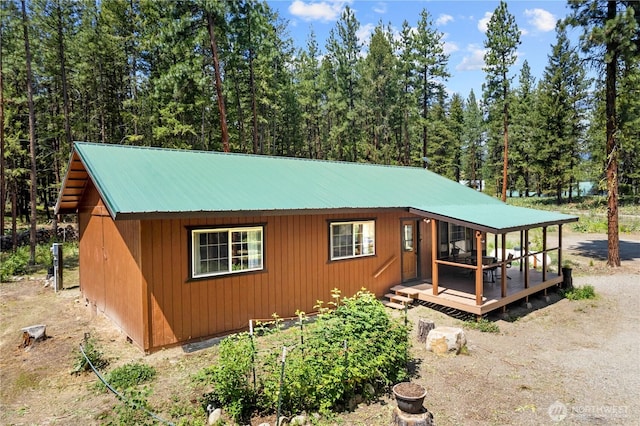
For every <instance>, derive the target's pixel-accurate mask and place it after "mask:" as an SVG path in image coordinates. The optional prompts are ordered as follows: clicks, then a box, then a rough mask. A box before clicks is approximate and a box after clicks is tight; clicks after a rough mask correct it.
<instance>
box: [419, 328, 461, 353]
mask: <svg viewBox="0 0 640 426" xmlns="http://www.w3.org/2000/svg"><path fill="white" fill-rule="evenodd" d="M466 344H467V337H466V336H465V334H464V331H462V329H461V328H458V327H436V328H434V329H433V330H431V331H430V332H429V334H428V335H427V350H428V351H431V352H433V353H435V354H436V355H444V354H447V353H450V352H453V353H455V354H456V355H457V354H459V353H460V350H461V349H462V347H463V346H464V345H466Z"/></svg>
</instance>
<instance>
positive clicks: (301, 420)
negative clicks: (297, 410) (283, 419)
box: [289, 414, 307, 426]
mask: <svg viewBox="0 0 640 426" xmlns="http://www.w3.org/2000/svg"><path fill="white" fill-rule="evenodd" d="M289 424H291V425H297V426H304V425H306V424H307V417H306V416H304V415H302V414H300V415H298V416H295V417H294V418H293V419H291V422H290V423H289Z"/></svg>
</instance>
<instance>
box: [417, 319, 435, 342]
mask: <svg viewBox="0 0 640 426" xmlns="http://www.w3.org/2000/svg"><path fill="white" fill-rule="evenodd" d="M435 326H436V325H435V323H434V322H433V321H432V320H428V319H425V318H420V319H419V320H418V342H420V343H425V342H426V341H427V335H428V334H429V332H430V331H431V330H433V329H434V328H435Z"/></svg>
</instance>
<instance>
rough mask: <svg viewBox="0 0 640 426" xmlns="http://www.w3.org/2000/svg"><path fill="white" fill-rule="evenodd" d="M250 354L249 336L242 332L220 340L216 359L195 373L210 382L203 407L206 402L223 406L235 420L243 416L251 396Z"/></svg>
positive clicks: (251, 403) (252, 396)
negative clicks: (198, 372)
mask: <svg viewBox="0 0 640 426" xmlns="http://www.w3.org/2000/svg"><path fill="white" fill-rule="evenodd" d="M251 354H252V346H251V340H250V339H249V338H248V334H246V333H242V334H239V335H235V336H230V337H227V338H226V339H224V340H222V341H221V342H220V347H219V358H218V363H217V364H216V365H213V366H211V367H208V368H205V369H204V370H203V371H202V372H201V373H200V374H198V376H197V377H196V379H197V380H199V381H202V382H205V383H210V384H212V385H213V390H212V391H211V392H210V393H208V394H206V395H204V398H203V401H202V405H203V408H206V406H207V405H209V404H211V405H213V406H215V407H221V406H224V407H225V410H226V412H227V413H228V414H229V415H230V416H231V417H233V418H234V419H235V420H236V421H240V420H243V419H246V417H247V416H248V414H249V411H250V409H251V407H252V406H253V401H254V399H255V398H254V396H255V395H254V392H253V387H252V385H251V383H250V381H249V377H250V373H251V371H252V366H253V364H252V357H251Z"/></svg>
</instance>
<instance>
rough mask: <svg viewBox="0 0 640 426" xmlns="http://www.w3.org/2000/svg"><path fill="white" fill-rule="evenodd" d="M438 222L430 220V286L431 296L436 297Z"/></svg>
mask: <svg viewBox="0 0 640 426" xmlns="http://www.w3.org/2000/svg"><path fill="white" fill-rule="evenodd" d="M438 250H439V248H438V221H437V220H435V219H431V271H432V272H431V284H432V286H433V295H434V296H437V295H438V275H439V272H438V263H437V262H436V260H437V259H438Z"/></svg>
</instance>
